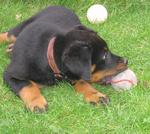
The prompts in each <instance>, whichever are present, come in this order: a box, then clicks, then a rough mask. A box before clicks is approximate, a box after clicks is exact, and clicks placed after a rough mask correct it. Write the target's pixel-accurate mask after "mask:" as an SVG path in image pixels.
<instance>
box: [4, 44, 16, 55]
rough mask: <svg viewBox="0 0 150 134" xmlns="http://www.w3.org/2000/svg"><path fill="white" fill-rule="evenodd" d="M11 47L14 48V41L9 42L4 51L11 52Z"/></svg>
mask: <svg viewBox="0 0 150 134" xmlns="http://www.w3.org/2000/svg"><path fill="white" fill-rule="evenodd" d="M13 48H14V43H11V44H9V45H8V47H7V49H6V52H7V53H9V54H11V53H12V51H13Z"/></svg>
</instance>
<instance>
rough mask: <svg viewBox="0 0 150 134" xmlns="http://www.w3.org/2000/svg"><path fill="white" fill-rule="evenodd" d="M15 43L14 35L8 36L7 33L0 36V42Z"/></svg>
mask: <svg viewBox="0 0 150 134" xmlns="http://www.w3.org/2000/svg"><path fill="white" fill-rule="evenodd" d="M15 41H16V37H15V36H14V35H11V36H8V32H6V33H1V34H0V42H10V43H14V42H15Z"/></svg>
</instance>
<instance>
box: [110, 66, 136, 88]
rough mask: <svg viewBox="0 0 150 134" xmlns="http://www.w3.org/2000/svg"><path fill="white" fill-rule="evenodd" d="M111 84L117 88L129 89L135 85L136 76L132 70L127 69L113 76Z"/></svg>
mask: <svg viewBox="0 0 150 134" xmlns="http://www.w3.org/2000/svg"><path fill="white" fill-rule="evenodd" d="M111 85H112V87H113V88H114V89H117V90H129V89H131V87H133V86H136V85H137V78H136V75H135V74H134V72H133V71H132V70H130V69H127V70H125V71H124V72H121V73H119V74H118V75H116V76H115V77H113V78H112V80H111Z"/></svg>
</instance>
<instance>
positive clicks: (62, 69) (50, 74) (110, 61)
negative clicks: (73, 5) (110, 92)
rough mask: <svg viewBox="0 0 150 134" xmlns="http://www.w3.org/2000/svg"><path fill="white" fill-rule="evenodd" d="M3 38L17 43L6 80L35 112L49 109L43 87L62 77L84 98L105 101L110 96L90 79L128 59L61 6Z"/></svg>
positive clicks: (116, 69) (112, 71)
mask: <svg viewBox="0 0 150 134" xmlns="http://www.w3.org/2000/svg"><path fill="white" fill-rule="evenodd" d="M3 41H7V42H9V43H12V44H14V45H12V44H11V47H10V50H11V51H12V56H11V63H10V64H9V65H8V67H7V69H6V71H5V72H4V81H5V82H6V83H7V84H8V85H9V86H10V87H11V89H12V91H13V92H14V93H16V95H18V96H19V97H20V98H21V99H22V100H23V102H24V103H25V105H26V107H27V108H28V109H30V110H31V111H37V112H43V111H45V110H46V109H47V106H48V104H47V101H46V99H45V98H44V97H43V96H42V95H41V93H40V85H48V86H50V85H53V84H55V83H56V81H61V80H66V81H68V82H70V83H71V84H72V85H73V86H74V88H75V90H76V91H77V92H78V93H81V94H83V96H84V98H85V101H86V102H90V103H94V104H98V103H104V104H107V103H108V102H109V98H108V97H107V96H106V95H105V94H103V93H101V92H100V91H97V90H96V89H95V88H93V87H92V86H91V83H96V82H101V81H103V79H105V78H106V77H109V76H112V75H116V74H117V73H119V72H121V71H123V70H125V69H126V68H127V62H128V61H127V59H125V58H122V57H120V56H117V55H115V54H113V53H111V51H110V50H109V48H108V46H107V44H106V42H105V41H104V40H103V39H102V38H101V37H99V36H98V35H97V33H96V32H94V31H93V30H91V29H89V28H87V27H86V26H84V25H83V24H81V22H80V20H79V18H78V17H77V16H76V14H75V13H73V12H72V11H71V10H69V9H67V8H65V7H61V6H49V7H47V8H45V9H44V10H42V11H41V12H39V13H37V14H36V15H34V16H32V17H30V18H29V19H27V20H25V21H24V22H22V23H20V24H19V25H17V26H16V27H14V28H12V29H10V30H9V31H8V32H5V33H1V34H0V42H3Z"/></svg>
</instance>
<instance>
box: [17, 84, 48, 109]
mask: <svg viewBox="0 0 150 134" xmlns="http://www.w3.org/2000/svg"><path fill="white" fill-rule="evenodd" d="M19 96H20V98H21V99H22V100H23V101H24V103H25V105H26V107H27V108H28V109H30V110H31V111H37V112H43V111H45V110H46V108H47V102H46V100H45V98H44V97H43V96H42V95H41V93H40V89H39V88H38V86H37V85H36V84H35V83H33V82H32V83H31V85H28V86H26V87H24V88H22V89H21V90H20V92H19Z"/></svg>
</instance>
